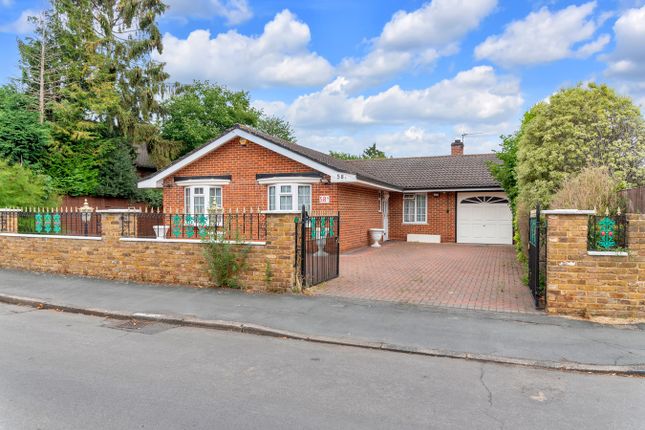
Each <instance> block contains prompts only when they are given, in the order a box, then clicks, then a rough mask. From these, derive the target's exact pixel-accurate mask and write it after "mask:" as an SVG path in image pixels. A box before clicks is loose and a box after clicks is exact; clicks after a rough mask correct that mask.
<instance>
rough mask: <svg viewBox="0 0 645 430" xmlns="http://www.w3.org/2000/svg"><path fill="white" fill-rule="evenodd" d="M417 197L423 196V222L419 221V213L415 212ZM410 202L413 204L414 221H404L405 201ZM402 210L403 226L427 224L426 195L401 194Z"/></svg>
mask: <svg viewBox="0 0 645 430" xmlns="http://www.w3.org/2000/svg"><path fill="white" fill-rule="evenodd" d="M417 196H423V198H424V199H425V209H426V210H425V213H424V214H423V220H419V213H418V211H417ZM406 200H408V201H409V200H412V202H413V204H414V221H406V220H405V201H406ZM401 206H402V209H403V224H412V225H414V224H417V225H423V224H428V193H404V194H403V204H402V205H401Z"/></svg>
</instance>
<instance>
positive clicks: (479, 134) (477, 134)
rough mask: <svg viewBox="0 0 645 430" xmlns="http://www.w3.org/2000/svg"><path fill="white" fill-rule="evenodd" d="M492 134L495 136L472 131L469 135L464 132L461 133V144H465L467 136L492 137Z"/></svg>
mask: <svg viewBox="0 0 645 430" xmlns="http://www.w3.org/2000/svg"><path fill="white" fill-rule="evenodd" d="M491 134H493V133H490V132H483V131H472V132H469V133H467V132H464V133H461V143H464V140H465V139H466V136H488V135H491Z"/></svg>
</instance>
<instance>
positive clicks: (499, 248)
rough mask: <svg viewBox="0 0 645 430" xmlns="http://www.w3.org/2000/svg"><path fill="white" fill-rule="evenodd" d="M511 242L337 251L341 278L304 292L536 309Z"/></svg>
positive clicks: (395, 245)
mask: <svg viewBox="0 0 645 430" xmlns="http://www.w3.org/2000/svg"><path fill="white" fill-rule="evenodd" d="M521 276H522V268H521V266H520V264H519V263H518V262H517V260H516V259H515V250H514V249H513V247H512V246H511V245H465V244H421V243H408V242H394V241H392V242H387V243H386V244H385V246H383V247H381V248H362V249H359V250H357V251H353V252H350V253H346V254H342V255H341V257H340V277H338V278H336V279H333V280H331V281H329V282H326V283H324V284H321V285H317V286H315V287H313V288H311V289H310V290H309V292H311V293H313V294H317V295H329V296H340V297H349V298H359V299H370V300H386V301H393V302H401V303H413V304H421V305H435V306H449V307H456V308H463V309H480V310H490V311H505V312H536V311H535V308H534V306H533V299H532V297H531V293H530V291H529V289H528V287H527V286H526V285H524V284H522V282H521Z"/></svg>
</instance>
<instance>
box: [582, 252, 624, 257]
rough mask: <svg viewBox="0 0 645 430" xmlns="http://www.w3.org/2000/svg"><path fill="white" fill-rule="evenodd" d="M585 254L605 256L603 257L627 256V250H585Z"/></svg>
mask: <svg viewBox="0 0 645 430" xmlns="http://www.w3.org/2000/svg"><path fill="white" fill-rule="evenodd" d="M587 255H595V256H599V257H600V256H605V257H627V256H629V253H628V252H625V251H587Z"/></svg>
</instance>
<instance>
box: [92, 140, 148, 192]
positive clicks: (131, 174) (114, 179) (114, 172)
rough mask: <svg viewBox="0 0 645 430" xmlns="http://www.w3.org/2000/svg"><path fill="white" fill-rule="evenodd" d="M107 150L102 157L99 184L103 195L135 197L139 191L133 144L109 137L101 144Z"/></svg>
mask: <svg viewBox="0 0 645 430" xmlns="http://www.w3.org/2000/svg"><path fill="white" fill-rule="evenodd" d="M101 146H102V148H103V149H104V150H105V151H106V152H105V153H104V154H102V156H101V157H100V166H99V184H98V186H97V189H96V193H97V194H98V195H101V196H110V197H125V198H133V197H134V196H135V194H136V191H137V188H136V186H137V180H138V177H137V171H136V169H135V167H134V163H133V158H134V154H133V150H132V146H131V145H128V143H127V142H126V141H124V140H123V139H120V138H116V139H109V142H105V143H104V144H103V145H101Z"/></svg>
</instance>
